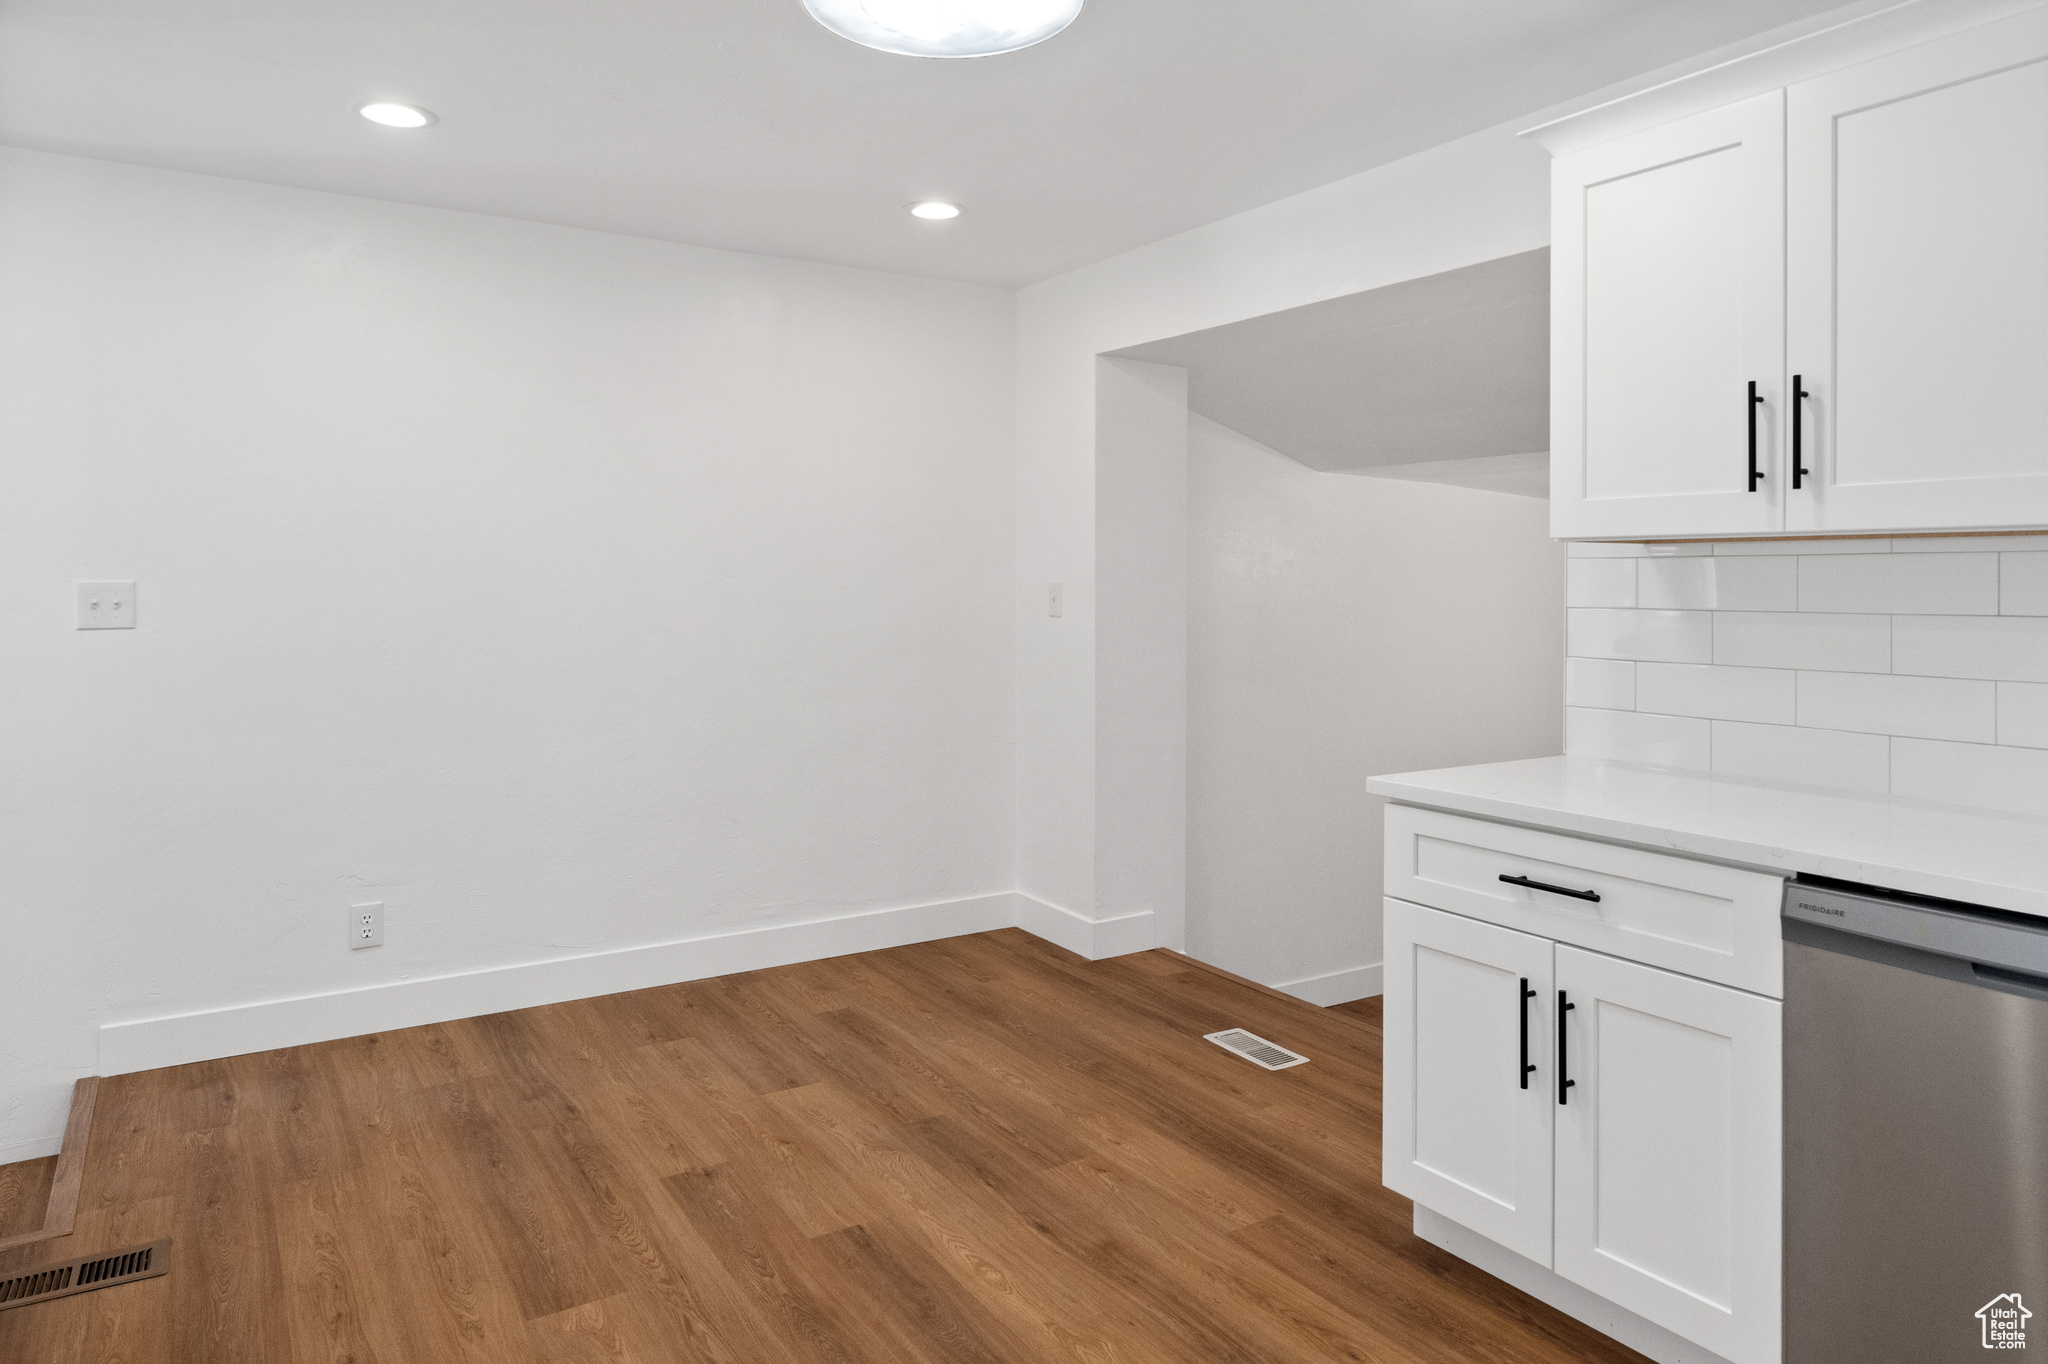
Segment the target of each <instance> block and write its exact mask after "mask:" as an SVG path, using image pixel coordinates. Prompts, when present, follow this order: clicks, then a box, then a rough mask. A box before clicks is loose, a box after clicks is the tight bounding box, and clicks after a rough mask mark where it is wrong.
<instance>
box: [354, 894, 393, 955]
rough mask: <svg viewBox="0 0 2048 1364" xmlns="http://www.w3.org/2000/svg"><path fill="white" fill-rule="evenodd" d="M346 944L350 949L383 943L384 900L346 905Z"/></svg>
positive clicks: (360, 948) (376, 945) (359, 948)
mask: <svg viewBox="0 0 2048 1364" xmlns="http://www.w3.org/2000/svg"><path fill="white" fill-rule="evenodd" d="M348 945H349V947H350V948H351V949H352V950H355V951H361V950H362V949H363V948H365V947H382V946H383V945H384V902H383V901H382V900H378V901H375V902H374V903H371V904H367V905H350V906H349V907H348Z"/></svg>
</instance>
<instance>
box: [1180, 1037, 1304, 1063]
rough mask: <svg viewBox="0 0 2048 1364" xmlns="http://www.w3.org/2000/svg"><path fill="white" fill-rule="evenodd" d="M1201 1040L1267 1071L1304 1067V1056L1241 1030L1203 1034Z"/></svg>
mask: <svg viewBox="0 0 2048 1364" xmlns="http://www.w3.org/2000/svg"><path fill="white" fill-rule="evenodd" d="M1202 1040H1203V1041H1205V1042H1214V1043H1215V1044H1216V1045H1217V1046H1219V1047H1221V1048H1223V1050H1225V1051H1234V1052H1236V1053H1237V1054H1238V1055H1239V1056H1242V1057H1243V1058H1244V1059H1245V1060H1247V1061H1249V1062H1251V1063H1252V1064H1253V1065H1255V1066H1264V1067H1265V1068H1266V1069H1267V1070H1285V1069H1287V1068H1288V1067H1289V1066H1305V1065H1307V1064H1308V1058H1307V1057H1306V1056H1296V1055H1295V1054H1294V1053H1293V1052H1291V1051H1289V1050H1287V1048H1285V1047H1276V1046H1274V1045H1273V1044H1272V1043H1271V1042H1268V1041H1267V1040H1266V1039H1265V1038H1263V1037H1261V1036H1259V1035H1258V1034H1257V1033H1251V1032H1246V1031H1245V1030H1244V1029H1243V1028H1226V1029H1224V1030H1223V1031H1222V1032H1212V1033H1204V1034H1203V1035H1202Z"/></svg>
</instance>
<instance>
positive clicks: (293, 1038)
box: [7, 894, 1151, 1160]
mask: <svg viewBox="0 0 2048 1364" xmlns="http://www.w3.org/2000/svg"><path fill="white" fill-rule="evenodd" d="M1025 900H1026V897H1024V896H1021V895H1014V894H1002V895H984V896H980V897H977V898H975V899H971V900H950V901H947V902H945V903H943V904H935V905H912V906H908V907H906V908H901V909H883V910H875V911H872V912H870V913H866V914H849V915H843V916H840V917H838V918H832V919H817V920H812V921H810V922H808V923H797V924H776V925H773V926H771V927H767V928H756V929H749V930H746V931H743V932H739V933H721V934H716V935H713V936H709V937H703V938H688V939H684V940H683V941H681V942H670V943H657V944H654V945H652V946H647V947H627V948H620V949H618V950H616V951H612V952H593V953H590V954H588V955H586V956H580V957H566V958H559V959H556V960H553V961H536V962H526V963H522V964H520V965H517V966H500V967H493V968H490V969H488V970H483V971H465V972H461V973H459V974H455V975H446V976H434V977H429V978H427V979H423V980H405V981H394V982H392V983H390V984H386V985H373V986H367V987H364V988H362V989H356V990H342V991H336V992H333V993H330V994H318V995H302V996H299V997H297V998H294V999H274V1000H266V1001H264V1002H262V1003H257V1004H242V1005H237V1006H235V1007H233V1008H226V1009H208V1010H202V1011H200V1012H197V1013H188V1014H176V1015H172V1016H169V1017H165V1018H137V1019H130V1020H126V1021H124V1022H119V1023H108V1024H105V1025H103V1026H102V1027H101V1028H100V1072H99V1073H100V1074H102V1075H126V1074H128V1073H129V1072H131V1071H138V1070H154V1069H156V1068H157V1067H159V1066H177V1065H184V1064H186V1063H188V1062H192V1061H211V1060H216V1059H218V1058H220V1057H224V1056H243V1055H246V1054H248V1053H249V1052H255V1051H270V1050H272V1049H274V1048H277V1047H294V1046H300V1045H303V1044H305V1043H308V1042H329V1041H333V1040H334V1039H335V1038H339V1037H359V1036H361V1035H363V1034H365V1033H373V1032H389V1031H391V1030H393V1029H396V1028H412V1027H418V1026H420V1025H421V1024H425V1023H446V1022H449V1021H451V1020H453V1019H458V1018H474V1017H476V1016H478V1015H480V1014H494V1013H503V1012H504V1011H506V1010H508V1009H530V1008H533V1007H535V1006H536V1005H541V1004H560V1003H562V1002H564V1001H565V1000H571V999H589V998H591V997H593V996H596V995H611V994H619V993H621V992H623V991H626V990H644V989H648V988H649V987H651V986H656V985H673V984H675V983H677V982H679V981H686V980H703V979H705V978H707V977H710V976H725V975H731V974H732V973H734V972H736V971H758V970H761V969H763V968H764V967H769V966H788V965H790V964H792V963H794V962H800V961H817V960H820V959H821V958H825V957H842V956H845V955H847V954H848V953H852V952H873V951H877V950H879V949H881V948H885V947H902V946H904V945H906V944H909V943H916V942H930V941H932V940H933V939H936V938H955V937H960V936H962V935H963V934H968V933H986V932H988V931H989V930H991V929H996V928H1009V927H1012V926H1013V925H1018V924H1021V923H1022V921H1023V919H1024V918H1025V917H1026V911H1025V908H1024V906H1023V903H1022V902H1024V901H1025ZM1039 903H1040V902H1038V901H1036V900H1033V901H1030V904H1031V905H1039ZM1040 907H1041V908H1045V909H1050V908H1051V907H1050V906H1040ZM1145 917H1146V920H1147V923H1146V927H1147V929H1148V930H1149V928H1150V919H1151V916H1150V915H1146V916H1145ZM1024 926H1025V927H1026V928H1029V927H1030V926H1029V925H1028V924H1025V925H1024ZM1030 931H1033V932H1036V931H1037V930H1036V929H1031V930H1030ZM1040 936H1042V937H1043V936H1049V935H1046V934H1040ZM1055 941H1058V940H1057V939H1055ZM1060 945H1061V946H1062V947H1064V946H1067V944H1066V943H1064V942H1062V943H1061V944H1060ZM1145 945H1146V946H1148V947H1149V946H1150V945H1151V944H1150V943H1149V942H1147V943H1146V944H1145ZM1076 950H1079V949H1076ZM1125 950H1127V951H1128V950H1135V949H1128V948H1127V949H1125ZM1084 955H1086V954H1084ZM1104 955H1109V954H1104ZM32 1144H34V1145H40V1144H35V1143H32ZM7 1149H8V1150H13V1149H16V1148H7ZM22 1149H26V1148H22ZM56 1149H57V1148H56V1147H55V1146H54V1145H52V1146H50V1147H49V1150H48V1151H42V1152H41V1154H49V1153H50V1152H53V1151H55V1150H56ZM34 1158H35V1155H34V1154H33V1153H32V1154H30V1155H25V1156H16V1157H13V1159H19V1160H29V1159H34Z"/></svg>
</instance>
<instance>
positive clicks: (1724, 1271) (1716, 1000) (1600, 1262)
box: [1389, 946, 1783, 1364]
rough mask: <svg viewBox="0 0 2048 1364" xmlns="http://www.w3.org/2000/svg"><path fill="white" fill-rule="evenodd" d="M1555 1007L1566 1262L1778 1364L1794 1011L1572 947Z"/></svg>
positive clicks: (1665, 1314) (1718, 1340)
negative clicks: (1783, 1085) (1787, 1036)
mask: <svg viewBox="0 0 2048 1364" xmlns="http://www.w3.org/2000/svg"><path fill="white" fill-rule="evenodd" d="M1391 961H1392V958H1389V962H1390V963H1391ZM1550 1003H1551V1006H1552V1008H1554V1009H1556V1010H1557V1011H1558V1013H1557V1017H1558V1020H1559V1027H1560V1029H1561V1038H1562V1042H1561V1045H1560V1046H1559V1049H1558V1060H1559V1061H1560V1062H1561V1063H1562V1065H1563V1067H1564V1070H1565V1079H1566V1081H1567V1082H1568V1087H1566V1088H1564V1089H1563V1090H1562V1091H1561V1093H1560V1095H1559V1097H1558V1098H1553V1099H1552V1100H1551V1102H1552V1103H1553V1104H1557V1105H1558V1107H1557V1127H1556V1145H1557V1232H1556V1257H1557V1258H1556V1263H1555V1265H1554V1268H1555V1269H1556V1270H1557V1272H1558V1273H1559V1274H1561V1275H1563V1276H1564V1277H1565V1278H1567V1279H1570V1280H1572V1281H1573V1282H1574V1283H1577V1284H1580V1285H1582V1286H1584V1287H1586V1288H1589V1289H1591V1290H1592V1291H1593V1292H1595V1293H1598V1294H1599V1295H1600V1296H1602V1297H1604V1298H1607V1299H1609V1300H1611V1301H1613V1302H1617V1303H1620V1304H1621V1305H1622V1306H1623V1307H1626V1308H1629V1309H1630V1310H1631V1311H1634V1312H1636V1313H1638V1314H1640V1315H1642V1316H1645V1317H1648V1318H1649V1319H1650V1320H1651V1321H1654V1322H1657V1323H1658V1324H1659V1325H1662V1326H1665V1327H1667V1328H1669V1329H1670V1330H1672V1331H1675V1332H1677V1333H1678V1334H1679V1335H1681V1336H1684V1337H1685V1338H1686V1339H1688V1340H1691V1341H1693V1342H1695V1343H1697V1344H1700V1345H1703V1346H1705V1347H1706V1348H1708V1349H1709V1350H1712V1351H1714V1352H1715V1353H1717V1354H1720V1355H1723V1356H1725V1357H1726V1358H1728V1359H1730V1360H1733V1361H1735V1364H1776V1361H1777V1360H1778V1359H1779V1356H1780V1354H1781V1352H1782V1349H1781V1342H1780V1320H1781V1311H1780V1306H1779V1302H1780V1291H1781V1290H1780V1283H1779V1267H1780V1260H1781V1225H1782V1223H1781V1216H1780V1207H1781V1191H1780V1148H1779V1111H1780V1102H1781V1096H1780V1089H1779V1075H1780V1040H1781V1034H1782V1028H1783V1019H1782V1011H1783V1006H1782V1005H1781V1004H1779V1002H1778V1001H1776V1000H1773V999H1765V998H1763V997H1761V996H1758V995H1752V994H1749V993H1746V992H1745V991H1741V990H1734V989H1730V988H1728V987H1727V986H1723V985H1710V984H1708V983H1706V982H1705V981H1700V980H1694V979H1692V978H1690V977H1687V976H1679V975H1673V974H1672V973H1671V972H1669V971H1660V970H1657V969H1656V968H1655V967H1649V966H1639V965H1636V964H1635V963H1633V962H1625V961H1619V960H1617V959H1615V958H1613V957H1604V956H1600V955H1599V954H1597V953H1593V952H1582V951H1580V950H1578V949H1577V948H1572V947H1564V946H1560V947H1558V949H1557V986H1556V994H1555V996H1554V997H1553V998H1552V999H1551V1001H1550ZM1560 1100H1561V1102H1560Z"/></svg>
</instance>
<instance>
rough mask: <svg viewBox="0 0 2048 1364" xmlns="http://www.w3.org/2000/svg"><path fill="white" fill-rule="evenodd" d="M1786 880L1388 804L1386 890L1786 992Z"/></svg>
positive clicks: (1688, 971) (1740, 984) (1704, 975)
mask: <svg viewBox="0 0 2048 1364" xmlns="http://www.w3.org/2000/svg"><path fill="white" fill-rule="evenodd" d="M1504 876H1511V877H1517V878H1520V880H1521V881H1523V882H1535V883H1537V884H1536V885H1528V884H1520V883H1517V882H1508V881H1503V880H1502V879H1501V878H1502V877H1504ZM1784 885H1785V883H1784V880H1783V879H1782V878H1780V877H1776V876H1771V875H1768V874H1766V873H1764V872H1755V871H1742V870H1740V869H1738V868H1735V867H1722V866H1717V865H1715V864H1713V863H1711V862H1695V861H1692V860H1691V859H1689V858H1683V857H1671V856H1668V855H1666V854H1663V853H1653V852H1645V851H1643V850H1641V849H1638V848H1621V847H1616V846H1614V845H1613V844H1611V843H1595V842H1593V841H1591V840H1589V839H1583V838H1572V837H1570V836H1568V835H1565V834H1553V833H1545V832H1543V831H1541V830H1537V829H1523V828H1518V827H1516V826H1514V825H1510V824H1495V823H1493V822H1491V821H1489V820H1484V819H1470V818H1467V817H1465V816H1463V815H1449V814H1444V813H1442V812H1440V811H1436V810H1422V809H1417V808H1415V807H1413V806H1408V805H1390V806H1388V807H1387V894H1389V895H1391V896H1394V897H1395V898H1397V899H1402V900H1411V901H1414V902H1415V903H1416V904H1422V905H1433V906H1435V907H1436V908H1438V909H1448V910H1451V911H1452V912H1454V913H1457V914H1469V915H1471V916H1472V917H1473V918H1475V919H1485V920H1488V921H1489V922H1492V923H1497V924H1500V925H1502V926H1504V927H1507V928H1513V929H1519V930H1520V931H1522V932H1524V933H1536V934H1541V935H1542V936H1544V937H1546V938H1555V939H1556V940H1557V941H1559V942H1567V943H1575V944H1577V945H1578V946H1580V947H1589V948H1591V949H1593V950H1594V951H1596V952H1607V953H1611V954H1612V955H1614V956H1617V957H1625V958H1627V959H1628V960H1630V961H1639V962H1646V963H1648V964H1649V965H1651V966H1661V967H1664V968H1665V969H1666V970H1670V971H1678V972H1681V973H1683V974H1685V975H1688V976H1698V977H1700V978H1701V979H1703V980H1713V981H1719V982H1721V983H1722V984H1724V985H1733V986H1736V987H1737V988H1739V989H1744V990H1754V991H1756V992H1757V993H1758V994H1764V995H1769V996H1771V997H1772V998H1783V996H1784V944H1783V942H1782V941H1781V939H1780V936H1779V932H1778V910H1779V900H1780V897H1781V895H1782V893H1783V891H1784ZM1543 887H1555V888H1556V889H1544V888H1543ZM1564 891H1576V892H1578V893H1579V894H1578V895H1576V896H1575V895H1568V894H1564V893H1562V892H1564ZM1581 897H1584V898H1581ZM1592 897H1598V898H1597V899H1596V898H1592Z"/></svg>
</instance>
